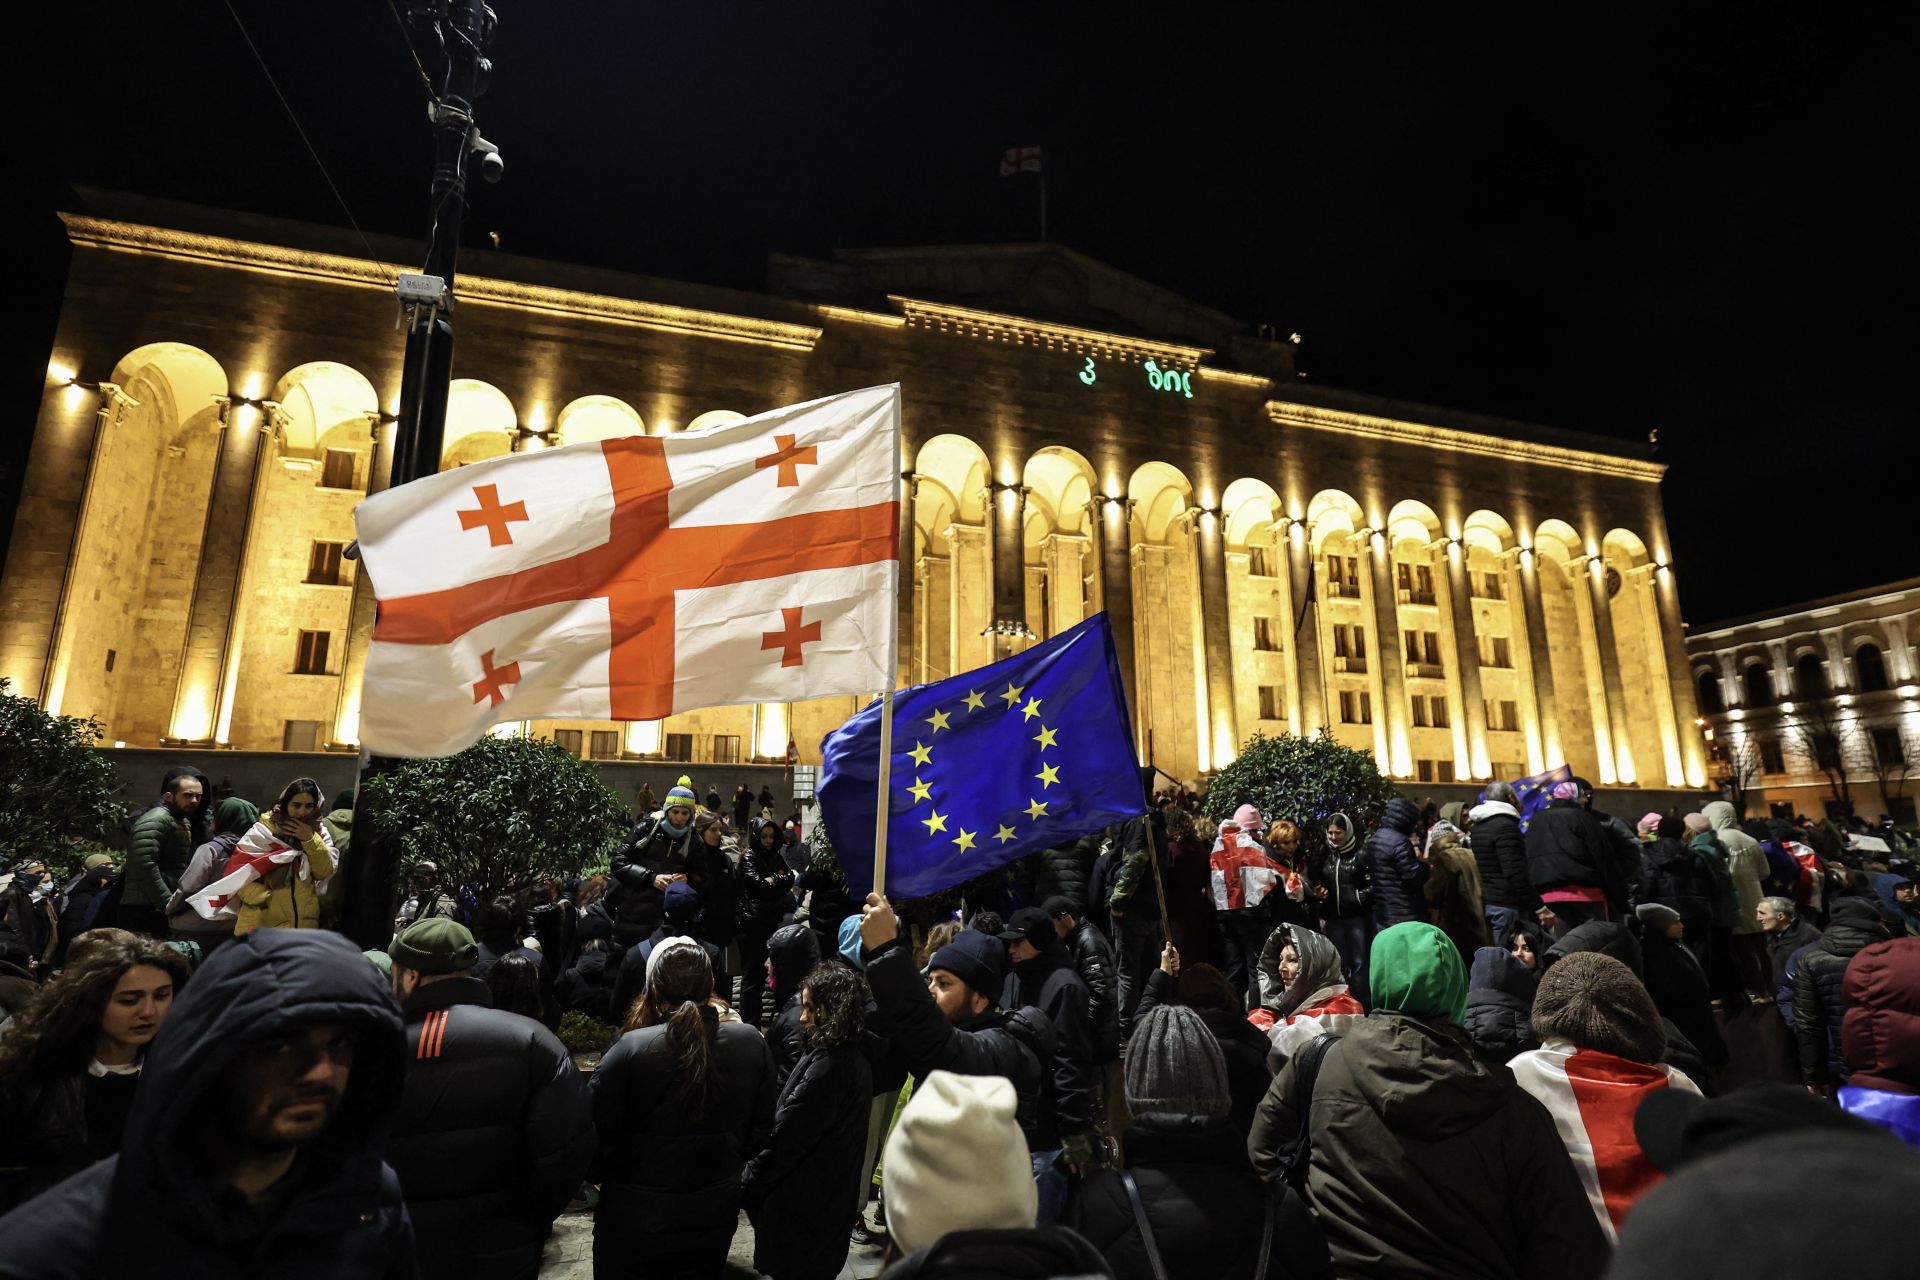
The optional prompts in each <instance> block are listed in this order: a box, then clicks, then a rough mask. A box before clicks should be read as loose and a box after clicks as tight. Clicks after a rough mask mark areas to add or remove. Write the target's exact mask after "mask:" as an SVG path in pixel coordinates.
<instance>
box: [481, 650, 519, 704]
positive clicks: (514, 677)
mask: <svg viewBox="0 0 1920 1280" xmlns="http://www.w3.org/2000/svg"><path fill="white" fill-rule="evenodd" d="M493 652H494V651H493V650H492V649H489V650H487V651H486V652H485V653H483V654H481V655H480V666H481V667H482V669H484V670H485V672H486V675H484V676H483V677H481V679H479V680H478V681H476V682H475V683H474V686H473V700H474V701H475V702H479V701H480V700H481V699H482V698H485V699H486V700H487V705H488V706H490V707H497V706H499V705H500V704H501V703H502V702H505V701H506V700H507V695H506V694H505V693H502V692H501V689H502V687H503V686H506V685H510V684H519V683H520V664H519V663H517V662H509V663H508V664H507V665H506V666H504V667H496V666H494V665H493Z"/></svg>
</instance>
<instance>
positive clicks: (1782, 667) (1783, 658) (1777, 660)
mask: <svg viewBox="0 0 1920 1280" xmlns="http://www.w3.org/2000/svg"><path fill="white" fill-rule="evenodd" d="M1767 655H1768V656H1769V657H1771V658H1772V659H1773V662H1772V665H1771V667H1770V668H1769V671H1768V674H1769V675H1771V676H1772V677H1773V697H1774V701H1776V702H1785V701H1791V700H1792V698H1793V668H1792V667H1790V666H1788V665H1787V642H1786V641H1785V640H1769V641H1767Z"/></svg>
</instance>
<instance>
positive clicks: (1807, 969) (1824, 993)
mask: <svg viewBox="0 0 1920 1280" xmlns="http://www.w3.org/2000/svg"><path fill="white" fill-rule="evenodd" d="M1887 935H1888V929H1887V924H1886V921H1885V920H1884V919H1882V918H1881V916H1880V913H1879V912H1878V911H1877V910H1875V908H1874V906H1873V904H1872V903H1870V902H1867V901H1866V900H1864V899H1861V898H1842V899H1840V900H1839V901H1838V902H1836V903H1834V906H1833V914H1832V916H1831V917H1830V918H1829V919H1828V921H1827V931H1826V933H1825V934H1824V935H1823V936H1822V937H1821V939H1820V940H1819V941H1818V942H1814V943H1810V944H1808V945H1807V946H1806V947H1805V948H1804V949H1803V950H1802V951H1801V952H1800V953H1799V954H1798V955H1797V956H1796V957H1795V958H1794V961H1793V965H1794V975H1793V1036H1794V1041H1795V1043H1796V1044H1797V1046H1798V1048H1799V1052H1800V1078H1801V1079H1802V1080H1803V1081H1804V1082H1805V1083H1806V1085H1807V1086H1808V1087H1809V1088H1811V1089H1813V1090H1815V1091H1816V1092H1820V1093H1827V1094H1831V1093H1832V1092H1833V1089H1834V1087H1835V1086H1836V1085H1843V1084H1847V1083H1849V1076H1850V1075H1851V1074H1852V1073H1851V1071H1850V1070H1849V1069H1848V1066H1847V1058H1846V1053H1845V1050H1844V1048H1843V1045H1842V1039H1841V1032H1842V1030H1843V1025H1844V1024H1843V1015H1844V1013H1845V1011H1846V1009H1847V998H1846V990H1845V987H1846V977H1847V965H1848V963H1849V962H1850V961H1851V960H1852V959H1853V958H1854V957H1855V956H1856V955H1858V954H1859V953H1860V952H1862V951H1864V950H1866V949H1867V948H1868V947H1870V946H1872V945H1873V944H1874V943H1876V942H1882V941H1885V940H1886V938H1887Z"/></svg>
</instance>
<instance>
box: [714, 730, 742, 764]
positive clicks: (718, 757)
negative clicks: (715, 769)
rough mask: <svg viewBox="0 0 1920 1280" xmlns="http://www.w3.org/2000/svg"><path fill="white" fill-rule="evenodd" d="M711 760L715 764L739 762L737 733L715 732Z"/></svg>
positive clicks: (738, 736) (738, 738)
mask: <svg viewBox="0 0 1920 1280" xmlns="http://www.w3.org/2000/svg"><path fill="white" fill-rule="evenodd" d="M713 762H714V763H715V764H739V763H740V735H739V734H737V733H716V734H714V735H713Z"/></svg>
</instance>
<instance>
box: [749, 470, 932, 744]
mask: <svg viewBox="0 0 1920 1280" xmlns="http://www.w3.org/2000/svg"><path fill="white" fill-rule="evenodd" d="M919 496H920V475H919V473H918V472H914V471H908V472H906V473H905V474H904V475H902V477H901V492H900V563H899V566H898V568H897V569H896V570H895V572H897V573H898V574H899V575H900V582H899V584H898V585H899V588H900V589H899V593H898V595H899V605H900V612H899V617H898V618H897V619H896V620H895V622H894V633H893V634H894V637H895V640H894V657H895V663H894V682H895V684H896V685H897V686H898V685H908V684H911V683H913V657H914V654H915V652H916V650H915V647H914V634H915V628H916V626H917V624H918V618H917V617H916V615H915V609H916V608H917V607H918V605H919V600H918V593H917V592H915V591H914V590H913V584H912V583H910V582H908V581H907V580H906V575H907V574H909V573H911V572H913V570H914V567H915V565H917V564H918V563H919V558H920V549H919V546H918V545H917V544H918V542H919V540H920V539H919V533H920V530H919V526H917V525H916V524H914V522H913V512H914V506H915V502H914V500H915V499H916V498H918V497H919ZM786 749H787V745H786V743H784V742H783V743H781V744H780V750H781V752H782V753H783V754H784V753H785V751H786Z"/></svg>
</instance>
